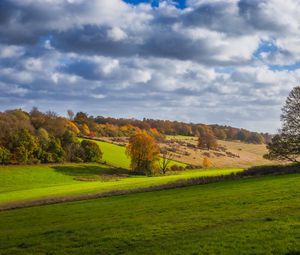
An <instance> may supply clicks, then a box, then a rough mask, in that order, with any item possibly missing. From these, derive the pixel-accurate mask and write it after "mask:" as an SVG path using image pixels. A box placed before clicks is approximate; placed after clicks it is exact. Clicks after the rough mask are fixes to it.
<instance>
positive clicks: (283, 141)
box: [265, 86, 300, 163]
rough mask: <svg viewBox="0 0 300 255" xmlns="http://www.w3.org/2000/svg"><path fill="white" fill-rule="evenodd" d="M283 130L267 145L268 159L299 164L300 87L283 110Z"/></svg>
mask: <svg viewBox="0 0 300 255" xmlns="http://www.w3.org/2000/svg"><path fill="white" fill-rule="evenodd" d="M281 121H282V129H281V130H280V132H279V134H277V135H276V136H274V137H273V139H272V141H271V143H269V144H268V145H267V148H268V150H269V153H268V154H267V155H265V157H266V158H268V159H279V160H288V161H292V162H298V163H299V156H300V87H299V86H298V87H295V88H294V89H293V90H292V91H291V92H290V94H289V96H288V97H287V99H286V102H285V105H284V106H283V108H282V115H281Z"/></svg>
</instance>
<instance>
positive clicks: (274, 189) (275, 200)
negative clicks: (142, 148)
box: [0, 174, 300, 255]
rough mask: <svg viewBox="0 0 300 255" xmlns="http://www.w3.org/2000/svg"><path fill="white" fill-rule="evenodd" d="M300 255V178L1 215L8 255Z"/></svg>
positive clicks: (1, 247)
mask: <svg viewBox="0 0 300 255" xmlns="http://www.w3.org/2000/svg"><path fill="white" fill-rule="evenodd" d="M53 178H54V177H53ZM65 178H67V177H65ZM299 252H300V175H299V174H290V175H281V176H268V177H260V178H250V179H242V180H235V181H225V182H220V183H213V184H207V185H198V186H191V187H186V188H178V189H171V190H164V191H156V192H147V193H139V194H131V195H126V196H119V197H109V198H102V199H96V200H86V201H80V202H72V203H63V204H57V205H48V206H40V207H32V208H24V209H18V210H12V211H6V212H0V253H1V254H2V255H8V254H13V255H18V254H80V255H81V254H151V255H152V254H299Z"/></svg>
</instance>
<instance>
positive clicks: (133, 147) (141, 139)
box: [126, 132, 160, 175]
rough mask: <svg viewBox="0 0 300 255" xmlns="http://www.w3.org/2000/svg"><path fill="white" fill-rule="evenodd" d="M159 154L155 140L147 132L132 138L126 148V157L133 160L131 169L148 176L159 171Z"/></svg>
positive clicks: (139, 133)
mask: <svg viewBox="0 0 300 255" xmlns="http://www.w3.org/2000/svg"><path fill="white" fill-rule="evenodd" d="M159 152H160V150H159V147H158V145H157V143H156V141H155V139H154V138H153V137H152V136H151V135H149V134H147V132H138V133H136V134H134V135H133V136H131V137H130V139H129V144H128V145H127V147H126V155H127V156H128V157H130V159H131V164H130V167H131V169H132V170H133V171H137V172H140V173H143V174H146V175H151V174H154V173H155V172H156V171H157V170H158V163H159Z"/></svg>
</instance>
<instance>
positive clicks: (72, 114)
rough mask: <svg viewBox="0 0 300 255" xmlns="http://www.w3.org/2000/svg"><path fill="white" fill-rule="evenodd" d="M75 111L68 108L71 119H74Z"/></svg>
mask: <svg viewBox="0 0 300 255" xmlns="http://www.w3.org/2000/svg"><path fill="white" fill-rule="evenodd" d="M74 115H75V114H74V112H73V111H72V110H68V116H69V119H70V120H73V119H74Z"/></svg>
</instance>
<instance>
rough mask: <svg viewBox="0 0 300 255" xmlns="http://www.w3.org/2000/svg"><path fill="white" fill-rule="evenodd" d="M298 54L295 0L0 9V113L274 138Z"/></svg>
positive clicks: (115, 1)
mask: <svg viewBox="0 0 300 255" xmlns="http://www.w3.org/2000/svg"><path fill="white" fill-rule="evenodd" d="M279 17H280V18H279ZM299 45H300V2H299V1H297V0H262V1H258V0H186V1H183V0H182V1H158V0H153V1H150V0H145V1H142V0H126V1H125V0H124V1H123V0H89V1H85V0H49V1H43V0H35V1H31V0H26V1H25V0H2V1H1V2H0V106H1V110H6V109H11V108H23V109H25V110H30V109H31V108H32V107H33V106H38V107H39V108H40V109H41V110H44V111H47V110H52V111H56V112H58V113H59V114H61V115H65V114H66V111H67V109H73V111H85V112H87V113H89V114H92V115H95V116H97V115H103V116H114V117H130V118H131V117H134V118H143V117H146V118H159V119H171V120H180V121H186V122H198V123H217V124H224V125H232V126H236V127H243V128H247V129H250V130H256V131H264V132H276V130H277V129H278V128H280V109H281V107H282V104H283V103H284V101H285V98H286V96H287V95H288V93H289V91H290V90H291V89H292V88H293V87H294V86H297V85H298V83H299V79H300V71H299V68H300V47H299Z"/></svg>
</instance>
